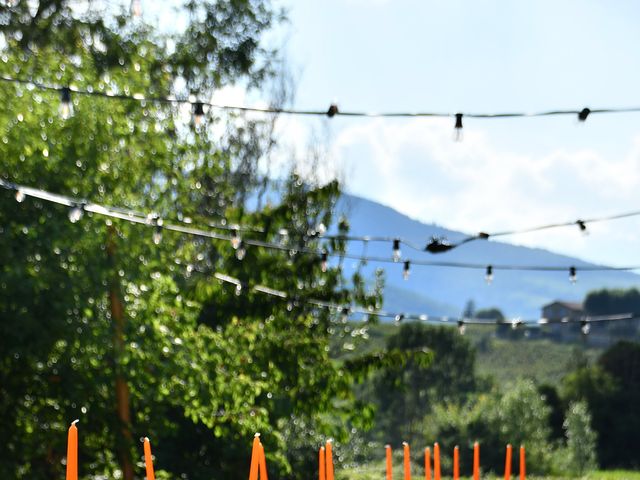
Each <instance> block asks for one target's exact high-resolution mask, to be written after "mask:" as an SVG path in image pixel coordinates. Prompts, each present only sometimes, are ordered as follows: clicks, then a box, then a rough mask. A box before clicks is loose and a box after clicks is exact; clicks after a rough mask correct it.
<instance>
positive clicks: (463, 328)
mask: <svg viewBox="0 0 640 480" xmlns="http://www.w3.org/2000/svg"><path fill="white" fill-rule="evenodd" d="M466 331H467V326H466V325H465V323H464V320H458V332H459V333H460V335H464V332H466Z"/></svg>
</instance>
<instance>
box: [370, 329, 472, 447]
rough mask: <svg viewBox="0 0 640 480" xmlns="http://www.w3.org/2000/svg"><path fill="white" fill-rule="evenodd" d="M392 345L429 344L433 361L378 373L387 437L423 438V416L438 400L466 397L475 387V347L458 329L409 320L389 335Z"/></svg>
mask: <svg viewBox="0 0 640 480" xmlns="http://www.w3.org/2000/svg"><path fill="white" fill-rule="evenodd" d="M387 349H388V350H396V349H399V350H404V351H415V350H416V349H429V350H430V351H431V352H432V353H433V361H432V362H431V364H430V365H428V366H427V365H425V364H424V363H421V362H418V361H416V360H415V359H409V360H408V361H407V362H406V365H405V366H404V368H403V369H402V371H399V370H398V368H397V366H396V367H388V368H384V369H383V370H382V371H381V372H380V374H379V375H377V376H376V377H375V378H374V380H373V386H372V387H373V393H374V395H375V400H376V404H377V411H378V416H377V429H378V432H379V435H380V441H382V442H392V443H395V444H397V443H400V442H402V441H404V440H408V441H411V440H412V439H414V438H421V437H422V434H421V421H422V418H423V417H424V415H425V414H426V413H428V412H429V411H430V409H431V408H432V405H433V404H434V403H435V402H458V401H461V400H462V399H464V397H465V395H466V394H467V393H468V392H470V391H472V390H473V389H474V388H475V382H476V379H475V372H474V361H475V357H474V352H473V349H472V348H471V345H470V343H469V341H468V340H467V339H465V338H464V337H461V336H460V335H459V334H458V332H457V330H455V329H452V328H447V327H432V326H427V325H424V324H421V323H406V324H403V325H402V326H401V327H400V330H399V331H398V332H397V333H396V334H394V335H392V336H390V337H389V338H388V339H387ZM383 437H384V438H383Z"/></svg>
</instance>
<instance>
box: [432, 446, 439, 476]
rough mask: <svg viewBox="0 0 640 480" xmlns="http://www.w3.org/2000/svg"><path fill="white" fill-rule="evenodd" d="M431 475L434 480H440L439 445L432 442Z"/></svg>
mask: <svg viewBox="0 0 640 480" xmlns="http://www.w3.org/2000/svg"><path fill="white" fill-rule="evenodd" d="M433 476H434V480H440V445H438V443H437V442H436V443H434V444H433Z"/></svg>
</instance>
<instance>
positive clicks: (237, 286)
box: [236, 283, 242, 296]
mask: <svg viewBox="0 0 640 480" xmlns="http://www.w3.org/2000/svg"><path fill="white" fill-rule="evenodd" d="M241 294H242V284H241V283H236V295H238V296H239V295H241Z"/></svg>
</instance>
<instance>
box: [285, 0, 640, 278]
mask: <svg viewBox="0 0 640 480" xmlns="http://www.w3.org/2000/svg"><path fill="white" fill-rule="evenodd" d="M281 4H282V5H284V6H285V7H286V8H287V9H288V11H289V23H288V25H287V26H286V27H285V28H284V38H286V42H285V52H286V56H287V60H288V63H289V66H290V68H291V70H292V72H293V73H294V76H295V79H296V96H295V101H294V104H295V106H296V107H300V108H307V107H309V108H326V107H328V105H329V104H330V103H331V102H332V101H334V100H335V101H337V103H338V105H339V106H340V107H341V108H342V109H344V110H368V111H371V110H373V111H383V110H384V111H405V110H406V111H414V110H433V111H445V112H455V111H463V112H497V111H538V110H547V109H556V108H569V109H574V108H582V107H585V106H589V107H592V108H597V107H614V106H640V88H639V87H640V55H638V53H637V45H640V29H638V28H637V25H638V19H639V18H640V4H639V3H637V2H631V1H627V2H625V1H618V2H615V3H612V2H605V1H601V2H589V1H581V2H577V1H563V2H557V1H536V2H511V1H506V0H505V1H451V0H448V1H446V2H443V1H426V0H420V1H418V0H416V1H399V0H393V1H391V0H368V1H365V0H342V1H338V0H325V1H322V2H317V1H310V0H303V1H299V0H298V1H295V2H294V1H289V2H283V3H281ZM452 127H453V122H452V120H448V119H445V120H438V119H435V120H434V119H414V120H397V119H396V120H392V119H387V120H370V119H349V118H346V119H345V118H334V119H331V120H328V119H316V120H308V119H299V118H288V119H283V124H282V125H281V132H282V133H281V134H282V137H283V140H284V141H286V142H292V143H294V144H297V145H298V146H301V145H303V144H304V143H305V141H306V139H307V138H308V137H309V136H315V137H317V138H321V139H322V141H323V142H324V145H325V149H326V159H325V160H326V164H327V165H329V166H330V167H329V169H330V171H332V172H334V173H335V174H337V175H338V176H339V177H340V178H342V179H343V180H344V182H345V185H346V188H347V189H348V190H349V191H350V192H352V193H354V194H357V195H361V196H364V197H367V198H370V199H372V200H376V201H379V202H381V203H384V204H386V205H389V206H391V207H394V208H396V209H397V210H399V211H401V212H403V213H406V214H408V215H410V216H412V217H414V218H417V219H420V220H423V221H426V222H436V223H438V224H441V225H444V226H447V227H450V228H454V229H459V230H463V231H467V232H475V231H478V230H488V231H491V230H502V229H509V228H511V227H522V226H529V225H532V224H533V225H535V224H538V223H548V222H555V221H564V220H574V219H576V218H585V217H586V218H588V217H595V216H600V215H606V214H610V213H616V212H621V211H627V210H638V209H640V189H639V187H640V114H610V115H609V114H608V115H604V114H603V115H593V116H592V117H590V118H589V119H588V121H587V122H586V123H584V124H578V122H577V121H576V119H574V118H572V117H556V118H532V119H511V120H480V119H478V120H473V119H465V129H464V140H463V141H462V142H459V143H457V142H453V141H452V138H453V128H452ZM639 226H640V219H638V218H636V219H629V220H620V221H617V222H612V223H608V224H598V225H595V224H594V225H593V226H592V227H591V228H590V230H591V234H590V235H589V236H583V235H580V234H579V233H578V232H577V229H573V228H570V229H564V230H557V231H551V232H546V233H543V234H540V233H538V234H529V235H523V236H518V237H512V238H511V241H513V242H514V243H518V244H526V245H535V246H542V247H546V248H550V249H553V250H556V251H559V252H562V253H568V254H571V255H576V256H579V257H582V258H584V259H587V260H591V261H595V262H600V263H607V264H613V265H623V264H640V255H638V253H637V252H638V248H637V244H638V240H640V235H639V234H638V231H639V229H638V227H639ZM389 234H390V235H392V234H394V232H389Z"/></svg>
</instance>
